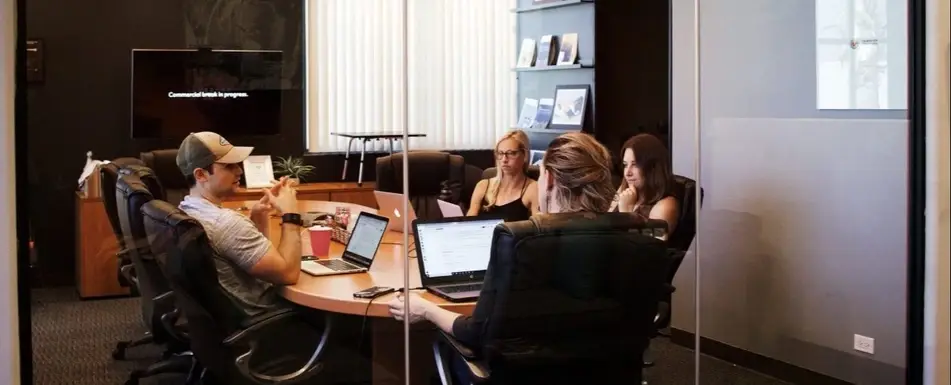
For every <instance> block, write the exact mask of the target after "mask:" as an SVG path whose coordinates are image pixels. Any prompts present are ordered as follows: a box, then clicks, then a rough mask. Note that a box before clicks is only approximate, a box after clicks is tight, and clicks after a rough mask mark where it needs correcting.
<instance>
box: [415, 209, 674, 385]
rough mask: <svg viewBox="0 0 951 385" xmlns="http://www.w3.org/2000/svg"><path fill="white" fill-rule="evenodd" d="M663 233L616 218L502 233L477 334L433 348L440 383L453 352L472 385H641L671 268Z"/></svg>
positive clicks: (534, 224) (525, 224)
mask: <svg viewBox="0 0 951 385" xmlns="http://www.w3.org/2000/svg"><path fill="white" fill-rule="evenodd" d="M664 227H665V225H664V224H663V223H661V222H657V221H645V220H643V219H638V218H636V217H634V216H631V215H625V214H620V213H607V214H593V213H564V214H553V215H536V216H533V217H532V218H531V219H529V220H527V221H519V222H509V223H504V224H501V225H499V226H498V227H496V229H495V232H494V235H493V238H492V250H491V257H490V260H489V266H488V271H487V272H486V277H485V280H484V284H483V285H484V286H483V288H482V292H481V293H480V297H479V300H478V303H477V304H476V308H475V311H474V313H473V319H474V320H475V321H477V322H484V323H481V325H482V326H483V327H482V328H481V332H477V334H476V335H470V336H458V337H460V338H456V337H453V336H450V335H447V334H444V333H440V334H439V338H437V341H436V342H435V343H434V345H433V349H434V353H435V356H436V366H437V371H438V373H439V375H440V380H441V381H442V383H443V384H445V385H449V384H452V383H453V382H452V378H451V377H452V376H451V375H450V374H451V372H452V370H449V368H450V367H451V366H452V365H451V364H450V361H451V360H452V359H453V358H451V357H453V356H457V357H461V359H462V360H463V361H464V363H465V365H464V366H465V368H466V370H467V371H468V375H469V376H471V378H473V380H474V382H476V383H491V384H528V383H532V384H552V385H554V384H599V385H600V384H613V383H623V384H640V381H641V373H640V369H639V368H640V365H641V361H642V357H641V352H642V351H643V348H644V347H645V346H646V345H647V342H648V339H649V338H650V336H651V334H652V333H653V323H652V321H653V319H654V314H655V312H656V304H657V299H658V298H659V296H660V295H661V294H662V292H663V285H664V278H663V277H664V272H666V270H667V267H668V262H669V259H668V258H667V257H666V247H665V245H664V243H663V242H662V241H660V240H658V239H656V238H654V237H653V236H652V235H651V234H653V233H654V231H656V230H655V229H658V228H664ZM464 340H465V342H463V341H464ZM632 368H638V369H636V370H632Z"/></svg>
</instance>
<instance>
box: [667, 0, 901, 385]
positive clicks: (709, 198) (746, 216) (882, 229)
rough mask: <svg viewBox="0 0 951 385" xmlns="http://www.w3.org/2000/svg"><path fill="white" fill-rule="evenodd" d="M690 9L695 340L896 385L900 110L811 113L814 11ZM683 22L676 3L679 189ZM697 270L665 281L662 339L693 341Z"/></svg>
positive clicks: (686, 79) (801, 4)
mask: <svg viewBox="0 0 951 385" xmlns="http://www.w3.org/2000/svg"><path fill="white" fill-rule="evenodd" d="M817 1H821V0H817ZM892 1H902V2H903V0H892ZM700 4H701V10H700V11H701V16H700V17H701V20H700V73H701V75H700V78H701V84H700V98H701V112H700V115H701V116H700V118H701V123H700V130H701V135H700V143H701V146H702V153H701V157H700V161H701V176H700V184H701V186H702V188H703V189H704V191H705V199H704V203H703V209H702V211H701V222H700V226H699V235H698V236H699V239H700V242H699V243H700V248H699V249H700V266H701V280H700V285H699V286H700V292H701V298H700V316H701V325H700V334H701V335H702V336H704V337H707V338H711V339H714V340H717V341H720V342H723V343H726V344H728V345H732V346H735V347H739V348H741V349H744V350H747V351H751V352H754V353H758V354H761V355H764V356H768V357H772V358H775V359H778V360H780V361H784V362H788V363H791V364H793V365H797V366H800V367H804V368H807V369H810V370H813V371H816V372H819V373H823V374H826V375H829V376H832V377H836V378H839V379H843V380H846V381H850V382H855V383H859V384H887V385H893V384H900V383H902V382H903V376H904V370H903V366H904V360H905V303H906V300H905V294H906V290H905V287H906V286H905V283H906V278H905V277H906V218H907V215H906V207H907V206H906V202H907V193H906V184H907V176H908V173H907V157H908V154H907V133H908V123H907V120H905V115H906V112H905V111H881V110H879V111H823V110H817V109H816V91H815V89H816V80H815V76H816V68H815V67H816V65H815V56H816V52H815V38H814V36H815V1H807V0H795V1H762V0H707V1H703V2H701V3H700ZM693 11H694V9H693V1H692V0H673V20H672V23H673V47H674V48H673V59H672V61H673V90H672V92H673V125H672V141H673V149H674V154H673V163H674V172H675V173H677V174H680V175H687V176H690V175H696V173H695V171H694V165H693V162H694V159H695V152H694V151H693V148H694V145H695V139H694V138H695V132H694V128H695V127H694V116H693V105H694V103H693V101H694V99H693V98H694V90H693V82H694V67H693V63H694V55H693V47H694V44H695V41H694V39H693V37H694V24H693ZM898 38H901V37H898ZM695 261H696V260H695V259H694V258H693V257H692V256H688V259H687V260H685V261H684V264H683V267H681V269H680V271H679V272H678V276H677V278H676V281H675V285H676V286H677V291H676V293H675V296H676V298H675V299H674V317H673V323H674V324H673V326H674V327H675V328H678V329H684V330H689V331H693V330H695V325H694V322H693V315H694V309H693V298H691V294H692V293H693V291H694V289H695V287H696V285H694V282H693V273H694V268H693V266H694V263H695ZM856 333H858V334H862V335H866V336H871V337H873V338H875V350H876V351H875V354H874V355H865V354H862V353H858V352H855V351H854V350H853V349H852V345H853V334H856ZM701 370H703V369H702V366H701Z"/></svg>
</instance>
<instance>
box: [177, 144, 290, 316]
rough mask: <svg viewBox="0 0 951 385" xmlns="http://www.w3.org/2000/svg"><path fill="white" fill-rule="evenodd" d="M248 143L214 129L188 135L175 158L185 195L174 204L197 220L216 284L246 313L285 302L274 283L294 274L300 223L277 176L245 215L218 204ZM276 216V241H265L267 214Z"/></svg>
mask: <svg viewBox="0 0 951 385" xmlns="http://www.w3.org/2000/svg"><path fill="white" fill-rule="evenodd" d="M252 150H253V147H237V146H233V145H231V143H229V142H228V141H227V140H225V138H223V137H222V136H221V135H218V134H216V133H214V132H197V133H192V134H189V135H188V137H186V138H185V140H183V141H182V144H181V146H180V147H179V148H178V156H177V158H176V159H175V161H176V163H177V164H178V168H179V169H180V170H181V171H182V174H184V175H185V179H186V180H187V181H188V185H189V188H190V190H189V194H188V195H187V196H185V199H184V200H183V201H182V203H181V204H180V205H179V208H180V209H182V211H184V212H185V213H187V214H188V215H189V216H191V217H193V218H195V219H196V220H198V222H199V223H201V225H202V227H203V228H204V229H205V233H207V234H208V240H209V241H210V243H211V246H212V247H213V248H214V250H215V252H216V254H217V257H218V258H215V264H216V266H217V268H218V283H219V284H220V285H221V286H222V288H224V289H225V291H227V292H228V293H229V294H231V296H232V297H233V298H234V299H236V300H237V301H236V302H237V303H239V304H240V305H241V306H242V308H243V310H244V311H245V312H246V313H247V315H248V316H253V315H255V314H258V313H261V312H263V311H268V310H272V309H274V308H275V307H281V306H288V305H289V303H287V302H285V301H284V300H283V299H282V298H280V296H279V295H278V293H277V285H293V284H294V283H296V282H297V278H298V277H299V276H300V263H301V239H300V229H301V225H302V221H301V217H300V214H299V213H298V212H297V193H296V191H295V190H294V189H293V188H292V187H291V186H290V185H289V184H288V183H287V179H286V178H283V179H282V180H281V181H279V182H276V183H275V184H274V186H273V187H272V188H270V189H266V190H265V191H264V197H263V198H261V200H260V201H258V202H257V203H256V204H255V205H254V207H252V208H251V215H250V218H249V217H247V216H244V215H242V214H241V213H239V212H237V211H235V210H231V209H226V208H223V207H221V202H222V200H223V199H224V198H225V197H227V196H229V195H232V194H234V193H235V191H237V189H238V183H239V182H240V180H241V174H242V170H241V162H243V161H244V160H245V159H247V158H248V156H249V155H250V154H251V151H252ZM271 210H276V211H277V212H278V213H279V214H281V215H282V224H281V237H280V239H281V241H280V244H278V245H274V244H272V243H271V241H269V240H268V215H269V213H270V211H271Z"/></svg>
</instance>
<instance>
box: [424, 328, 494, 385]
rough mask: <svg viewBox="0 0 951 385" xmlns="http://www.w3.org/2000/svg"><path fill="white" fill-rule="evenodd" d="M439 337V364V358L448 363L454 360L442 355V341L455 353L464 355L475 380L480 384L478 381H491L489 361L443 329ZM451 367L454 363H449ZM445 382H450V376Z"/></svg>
mask: <svg viewBox="0 0 951 385" xmlns="http://www.w3.org/2000/svg"><path fill="white" fill-rule="evenodd" d="M437 338H438V340H437V341H436V350H435V353H436V355H437V358H436V359H437V364H438V363H439V360H441V361H442V362H443V363H446V364H448V363H449V362H451V360H452V359H451V357H447V356H443V355H442V352H441V351H440V349H439V348H438V346H439V345H440V343H442V344H443V345H445V346H448V347H449V348H450V349H452V350H453V352H454V353H455V354H458V355H459V356H460V357H462V360H463V361H464V362H465V363H466V366H467V367H468V368H469V374H470V375H471V376H472V381H473V382H475V383H477V384H478V383H485V382H488V381H489V378H490V376H491V371H490V370H489V365H488V363H486V362H485V361H482V360H481V357H479V355H478V354H476V353H475V352H474V351H473V350H472V349H470V348H469V347H467V346H465V345H464V344H463V343H462V342H461V341H459V340H457V339H456V338H455V337H453V336H451V335H449V334H448V333H444V332H442V331H440V332H439V335H438V337H437ZM440 356H441V357H440ZM449 367H452V365H449ZM445 383H446V384H449V383H450V382H449V379H448V377H447V379H446V380H445Z"/></svg>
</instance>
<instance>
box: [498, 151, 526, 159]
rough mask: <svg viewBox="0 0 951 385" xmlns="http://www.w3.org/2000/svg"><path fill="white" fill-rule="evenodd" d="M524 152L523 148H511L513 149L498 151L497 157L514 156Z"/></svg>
mask: <svg viewBox="0 0 951 385" xmlns="http://www.w3.org/2000/svg"><path fill="white" fill-rule="evenodd" d="M521 154H522V150H511V151H496V152H495V156H496V157H497V158H514V157H516V156H519V155H521Z"/></svg>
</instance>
